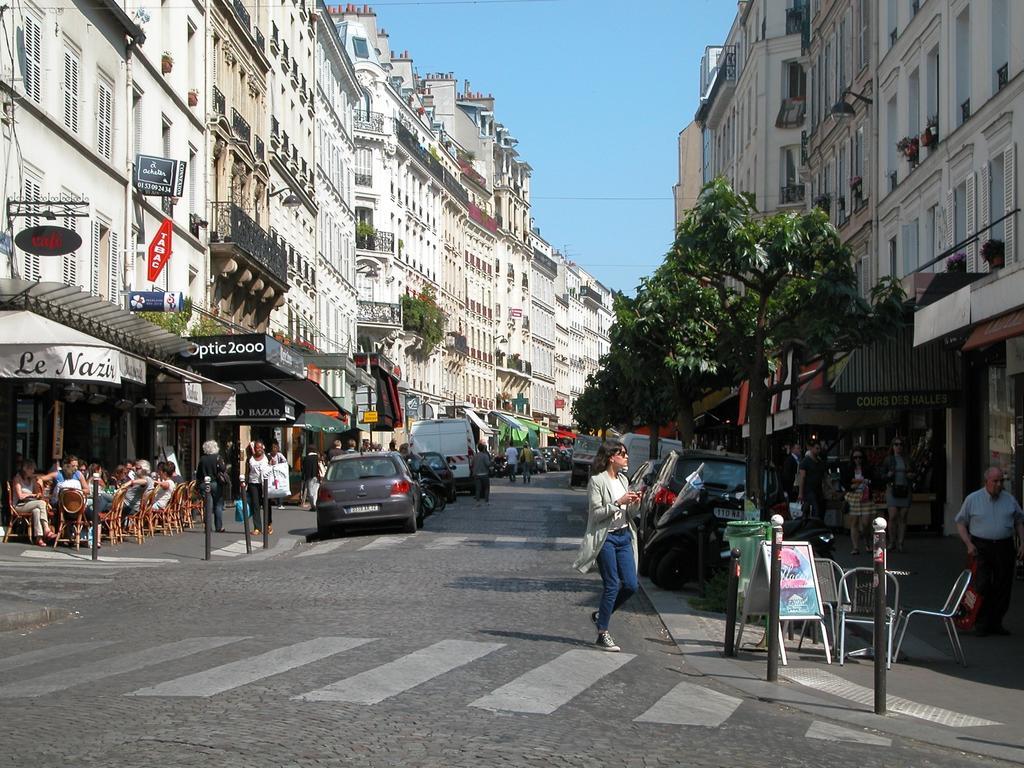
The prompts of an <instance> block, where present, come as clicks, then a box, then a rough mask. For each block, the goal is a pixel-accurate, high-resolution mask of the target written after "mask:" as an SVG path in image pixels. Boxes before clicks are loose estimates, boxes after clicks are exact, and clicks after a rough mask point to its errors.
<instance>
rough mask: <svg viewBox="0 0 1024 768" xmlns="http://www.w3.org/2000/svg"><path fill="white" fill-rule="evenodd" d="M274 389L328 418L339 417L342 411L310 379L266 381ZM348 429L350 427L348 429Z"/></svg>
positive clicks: (306, 408)
mask: <svg viewBox="0 0 1024 768" xmlns="http://www.w3.org/2000/svg"><path fill="white" fill-rule="evenodd" d="M264 381H265V382H266V383H267V384H269V385H270V386H272V387H273V388H274V389H277V390H280V391H281V392H284V393H285V394H286V395H288V397H290V398H291V399H292V400H294V401H295V402H297V403H302V405H303V406H304V407H305V410H307V411H317V412H318V413H322V414H325V415H327V416H332V417H333V416H337V415H338V413H340V411H341V409H340V408H339V407H338V404H337V403H336V402H334V398H332V397H331V396H330V395H328V394H327V393H326V392H325V391H324V390H323V388H322V387H321V386H320V385H319V384H317V383H316V382H315V381H312V380H310V379H264ZM346 429H348V427H346Z"/></svg>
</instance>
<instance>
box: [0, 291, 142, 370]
mask: <svg viewBox="0 0 1024 768" xmlns="http://www.w3.org/2000/svg"><path fill="white" fill-rule="evenodd" d="M0 282H3V281H0ZM0 377H3V378H6V379H15V380H33V379H48V380H59V381H75V382H83V383H92V384H108V385H112V386H118V385H120V384H121V383H122V382H124V381H130V382H135V383H138V384H144V383H145V381H146V365H145V362H144V361H143V360H141V359H140V358H138V357H135V356H134V355H129V354H128V353H126V352H124V351H122V350H121V349H119V348H117V347H116V346H114V345H112V344H110V343H109V342H106V341H103V340H101V339H97V338H95V337H94V336H90V335H89V334H87V333H83V332H82V331H79V330H76V329H74V328H71V327H69V326H67V325H63V324H61V323H59V322H56V321H55V320H50V319H49V318H46V317H43V316H41V315H37V314H36V313H34V312H28V311H24V310H22V311H0Z"/></svg>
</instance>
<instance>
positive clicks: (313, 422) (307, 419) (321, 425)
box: [292, 411, 348, 432]
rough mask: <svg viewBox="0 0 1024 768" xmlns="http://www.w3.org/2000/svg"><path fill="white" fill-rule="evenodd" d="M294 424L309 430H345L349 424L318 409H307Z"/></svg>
mask: <svg viewBox="0 0 1024 768" xmlns="http://www.w3.org/2000/svg"><path fill="white" fill-rule="evenodd" d="M292 426H294V427H298V428H299V429H305V430H307V431H309V432H345V431H346V430H348V425H347V424H345V422H343V421H339V420H338V419H335V418H333V417H331V416H328V415H326V414H323V413H317V412H316V411H306V412H305V413H304V414H302V416H301V417H300V418H299V420H298V421H296V422H295V424H293V425H292Z"/></svg>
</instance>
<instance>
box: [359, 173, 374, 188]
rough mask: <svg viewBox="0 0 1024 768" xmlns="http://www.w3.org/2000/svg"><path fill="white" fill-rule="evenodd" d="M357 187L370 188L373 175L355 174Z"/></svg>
mask: <svg viewBox="0 0 1024 768" xmlns="http://www.w3.org/2000/svg"><path fill="white" fill-rule="evenodd" d="M355 179H356V186H357V187H372V186H373V175H372V174H369V173H357V174H356V175H355Z"/></svg>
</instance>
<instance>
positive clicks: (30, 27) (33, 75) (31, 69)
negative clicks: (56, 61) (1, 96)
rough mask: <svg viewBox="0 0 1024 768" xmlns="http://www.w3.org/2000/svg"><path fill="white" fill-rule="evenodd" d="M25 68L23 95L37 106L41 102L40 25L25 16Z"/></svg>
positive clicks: (41, 58) (23, 71) (31, 17)
mask: <svg viewBox="0 0 1024 768" xmlns="http://www.w3.org/2000/svg"><path fill="white" fill-rule="evenodd" d="M23 29H24V36H25V41H24V46H25V66H24V69H23V70H22V75H23V80H22V82H23V87H24V89H25V95H26V96H28V97H29V98H30V99H32V101H34V102H36V103H37V104H38V103H39V102H40V101H42V95H43V94H42V81H43V79H42V63H43V48H42V37H43V36H42V24H41V23H40V22H39V21H37V20H36V19H35V17H33V16H29V15H27V14H26V16H25V26H24V28H23Z"/></svg>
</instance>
